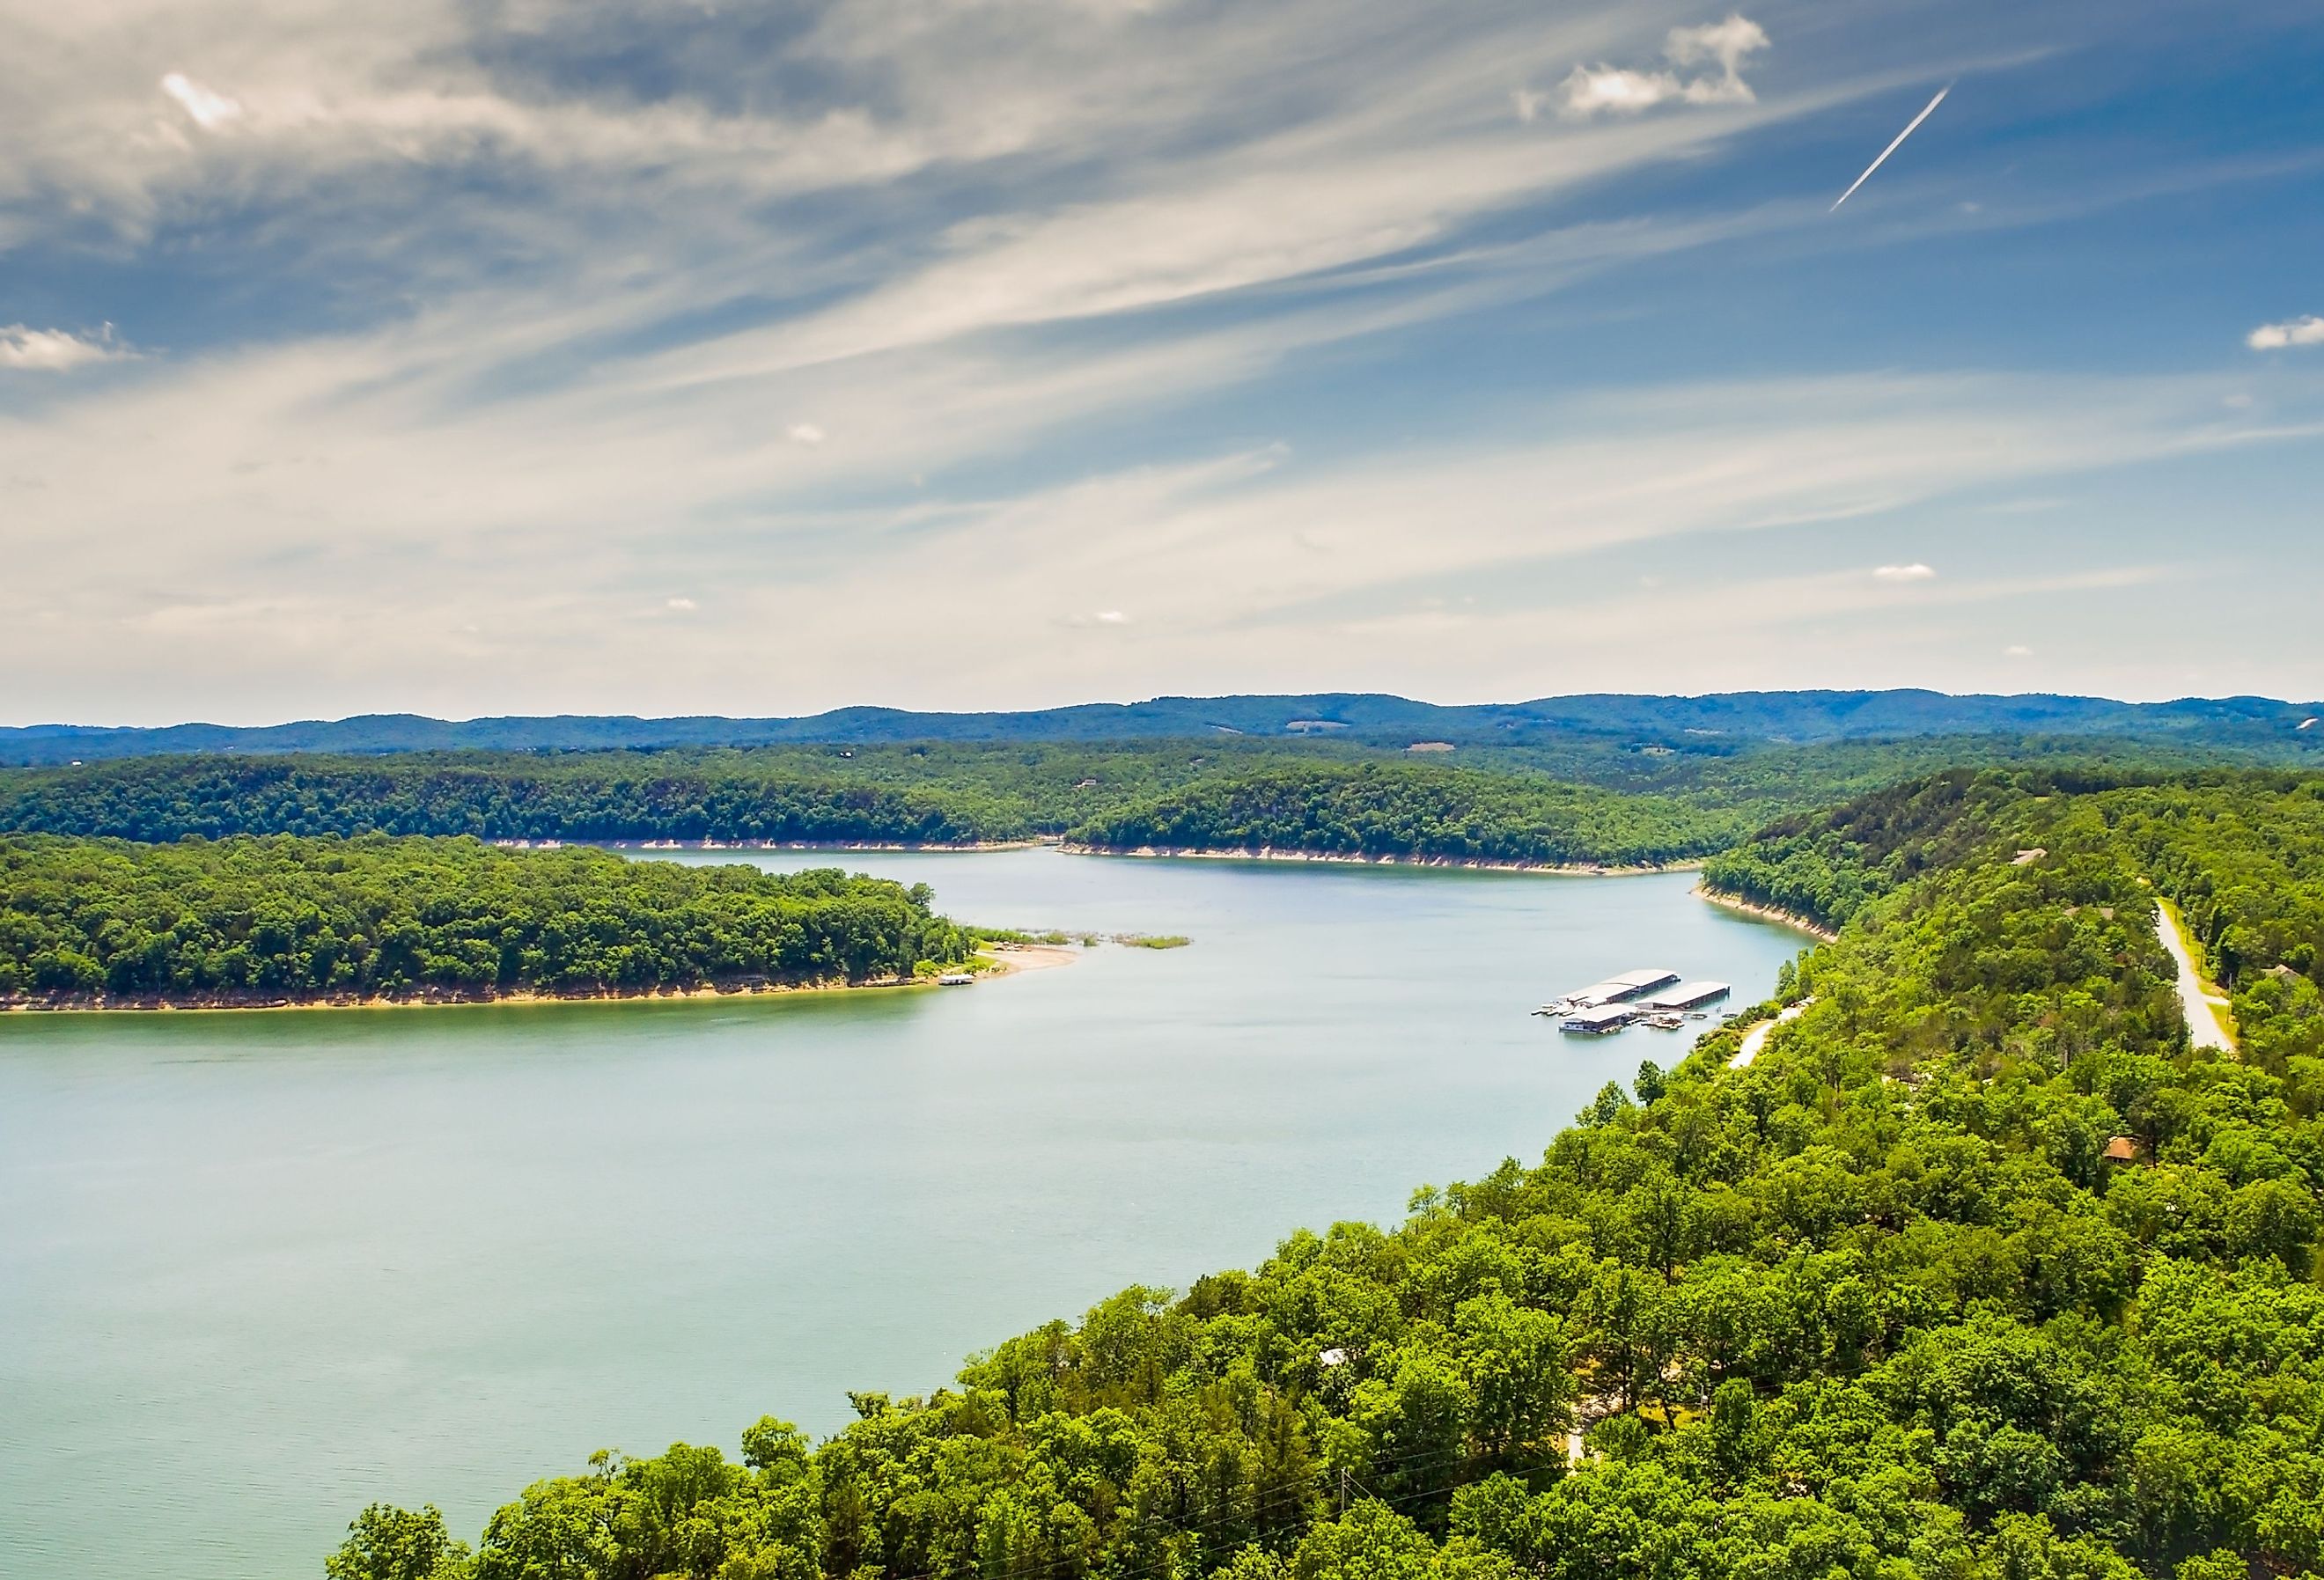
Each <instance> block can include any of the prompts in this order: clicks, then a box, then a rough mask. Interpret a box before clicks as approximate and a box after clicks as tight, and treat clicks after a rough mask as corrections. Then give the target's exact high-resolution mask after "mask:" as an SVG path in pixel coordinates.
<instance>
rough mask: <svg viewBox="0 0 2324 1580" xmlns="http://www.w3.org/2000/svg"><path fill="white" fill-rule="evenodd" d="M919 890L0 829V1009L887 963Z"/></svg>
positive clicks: (913, 924) (483, 987)
mask: <svg viewBox="0 0 2324 1580" xmlns="http://www.w3.org/2000/svg"><path fill="white" fill-rule="evenodd" d="M931 903H932V896H931V895H930V894H929V892H928V891H927V889H926V888H925V887H919V888H913V889H905V888H904V887H902V886H901V885H899V884H896V883H891V882H883V881H880V880H875V879H871V878H862V877H849V876H847V875H846V874H844V873H838V872H813V873H798V874H794V875H788V876H780V877H774V876H768V875H766V874H764V873H759V872H758V871H756V870H755V869H753V868H750V867H742V866H714V867H687V866H679V865H677V864H673V863H669V862H630V861H624V860H622V858H621V857H619V856H616V855H611V854H608V853H606V852H603V851H595V850H557V851H528V852H523V853H512V852H507V851H501V850H495V849H493V848H492V847H491V846H488V845H479V844H478V843H476V842H475V840H472V839H424V838H406V839H395V838H388V837H383V836H371V837H367V838H364V839H358V840H353V841H344V842H343V841H340V840H337V839H319V840H318V839H300V838H293V837H289V836H269V837H264V838H250V837H240V838H234V839H228V840H224V841H221V842H218V843H216V844H212V843H208V842H206V841H202V840H192V841H189V842H187V843H184V844H179V845H128V844H124V843H121V842H117V841H109V840H68V839H58V838H50V837H42V836H30V837H14V838H11V837H0V1006H5V1005H10V1004H22V1003H51V1004H65V1003H92V1002H105V1003H142V1002H153V1001H157V1000H166V1001H168V1002H170V1003H180V1004H185V1003H229V1004H230V1003H254V1002H255V1003H264V1002H270V1001H273V1000H278V999H279V1000H287V1001H294V1002H295V1001H310V1000H316V999H346V1000H360V999H369V998H374V997H389V998H403V997H427V996H438V995H450V996H466V997H475V996H492V995H494V994H500V993H527V992H530V993H559V994H587V993H636V992H644V991H650V990H655V989H662V988H685V987H697V986H702V985H705V984H738V983H742V982H744V981H747V980H750V979H754V978H755V979H762V980H764V981H767V982H770V983H805V982H825V981H832V982H864V981H871V980H880V979H886V978H892V977H908V976H910V975H912V974H913V972H914V970H915V968H916V967H918V966H921V964H922V963H923V962H929V963H933V964H936V965H944V964H949V963H952V962H955V961H959V960H963V959H965V958H966V957H967V956H968V954H969V952H970V948H971V944H972V942H973V940H972V938H971V937H970V936H969V935H968V934H967V933H965V932H964V931H963V930H962V929H959V928H956V927H954V925H953V924H952V923H950V922H948V921H946V920H945V919H943V918H941V917H938V916H936V915H935V914H934V913H933V912H932V910H930V906H931Z"/></svg>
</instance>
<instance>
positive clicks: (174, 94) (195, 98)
mask: <svg viewBox="0 0 2324 1580" xmlns="http://www.w3.org/2000/svg"><path fill="white" fill-rule="evenodd" d="M161 91H162V92H163V93H166V94H168V95H169V96H170V97H171V98H173V99H176V100H177V101H178V104H179V106H180V107H181V108H183V109H184V110H185V112H186V114H188V115H191V116H192V117H193V119H194V125H197V126H199V127H200V128H201V129H202V130H203V131H205V132H215V131H217V129H218V128H219V127H220V126H223V125H226V123H227V122H228V121H234V120H239V119H240V118H241V116H242V105H241V103H240V102H239V101H238V100H235V99H231V98H228V97H226V95H225V94H222V93H216V92H213V91H211V90H210V89H209V88H204V87H203V86H202V85H201V84H200V83H198V82H196V81H194V80H192V79H190V78H188V77H186V76H185V75H184V74H182V73H180V72H177V71H172V72H171V73H170V74H169V75H168V76H166V77H164V78H162V79H161Z"/></svg>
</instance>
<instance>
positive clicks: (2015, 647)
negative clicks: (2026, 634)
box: [2001, 642, 2033, 659]
mask: <svg viewBox="0 0 2324 1580" xmlns="http://www.w3.org/2000/svg"><path fill="white" fill-rule="evenodd" d="M2001 656H2002V657H2004V658H2006V659H2030V658H2032V657H2033V649H2032V648H2030V647H2027V646H2026V645H2025V644H2024V642H2011V643H2010V644H2009V645H2008V646H2007V647H2005V648H2003V649H2002V650H2001Z"/></svg>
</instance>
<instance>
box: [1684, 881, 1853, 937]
mask: <svg viewBox="0 0 2324 1580" xmlns="http://www.w3.org/2000/svg"><path fill="white" fill-rule="evenodd" d="M1694 892H1695V893H1696V894H1698V895H1700V896H1701V898H1703V899H1705V900H1708V901H1711V904H1713V905H1718V906H1723V907H1724V908H1726V909H1727V910H1733V911H1739V912H1741V913H1742V914H1743V915H1745V916H1756V917H1757V918H1758V919H1760V920H1761V921H1772V922H1775V923H1776V924H1778V925H1779V926H1782V927H1787V928H1791V929H1794V930H1795V931H1798V932H1803V933H1806V934H1808V935H1809V936H1810V937H1812V938H1821V939H1822V940H1823V941H1824V942H1825V943H1827V944H1829V943H1831V941H1832V940H1833V939H1834V938H1838V937H1840V934H1839V933H1837V932H1835V931H1833V930H1832V929H1831V928H1828V927H1826V926H1824V925H1823V923H1821V922H1820V921H1818V920H1816V919H1815V918H1813V917H1812V916H1803V915H1801V914H1800V913H1799V912H1798V911H1796V910H1784V909H1783V908H1782V907H1781V906H1777V905H1762V904H1760V903H1759V902H1758V901H1756V900H1746V899H1744V898H1743V896H1741V895H1740V894H1732V893H1729V892H1728V891H1726V890H1724V889H1714V888H1712V887H1711V885H1710V884H1708V883H1697V884H1696V885H1695V886H1694Z"/></svg>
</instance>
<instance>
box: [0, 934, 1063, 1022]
mask: <svg viewBox="0 0 2324 1580" xmlns="http://www.w3.org/2000/svg"><path fill="white" fill-rule="evenodd" d="M1080 957H1081V956H1080V951H1078V950H1076V949H1072V948H1068V947H1064V946H1061V945H1054V944H997V945H994V946H992V947H991V948H989V949H981V950H979V951H978V952H977V955H976V958H977V959H978V960H980V961H982V962H984V969H983V970H982V971H979V972H978V973H977V974H976V975H977V978H978V980H979V981H985V980H991V981H998V980H1000V979H1001V978H1002V977H1008V976H1018V975H1023V974H1025V973H1027V972H1030V971H1047V970H1050V969H1053V968H1055V967H1056V966H1070V965H1072V964H1073V963H1074V961H1075V960H1077V959H1079V958H1080ZM942 985H943V984H940V983H938V982H937V981H936V978H934V977H929V976H876V977H870V978H867V979H865V980H864V981H862V982H846V981H837V982H834V981H823V982H782V983H754V984H741V983H734V982H724V983H716V982H705V983H700V984H696V985H694V986H692V987H650V988H634V989H627V990H624V989H619V988H614V989H598V990H595V991H591V992H587V993H581V992H575V993H539V992H534V991H532V990H530V989H528V990H525V991H522V992H518V993H428V994H422V995H418V996H414V997H411V998H386V997H381V996H377V995H374V996H373V997H371V998H344V997H343V998H311V999H282V998H273V999H260V998H256V997H253V998H250V999H247V1000H243V999H236V1000H228V1001H216V1000H211V1001H204V1000H200V999H193V1000H175V1001H173V1000H170V999H158V998H149V999H129V1000H118V1001H113V1000H106V999H102V998H100V999H98V1000H96V1001H95V1002H88V1001H78V1002H69V1003H58V1002H54V1001H51V1002H46V1003H41V1002H32V1001H27V1002H23V1003H7V1004H0V1016H7V1015H216V1014H226V1015H248V1014H270V1013H274V1012H283V1011H291V1012H296V1011H302V1010H304V1011H317V1010H479V1009H492V1008H494V1007H499V1006H506V1005H511V1004H516V1005H528V1006H530V1005H539V1004H642V1003H678V1002H695V1001H701V1000H705V999H707V1000H720V999H725V1000H733V999H759V998H788V997H794V996H797V995H799V994H803V993H862V992H867V991H886V992H890V993H897V992H907V991H911V990H916V989H919V988H936V987H940V986H942Z"/></svg>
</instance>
